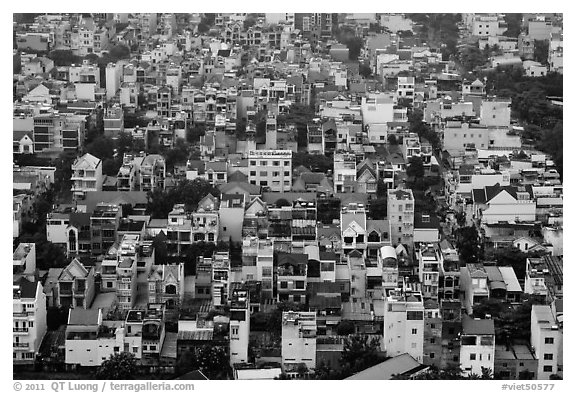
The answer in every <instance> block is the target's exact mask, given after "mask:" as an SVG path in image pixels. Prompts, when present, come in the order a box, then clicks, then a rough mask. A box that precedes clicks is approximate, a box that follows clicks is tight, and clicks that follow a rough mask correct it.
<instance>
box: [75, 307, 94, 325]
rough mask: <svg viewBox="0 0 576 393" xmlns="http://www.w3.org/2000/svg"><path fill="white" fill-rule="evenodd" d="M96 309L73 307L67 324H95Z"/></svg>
mask: <svg viewBox="0 0 576 393" xmlns="http://www.w3.org/2000/svg"><path fill="white" fill-rule="evenodd" d="M97 324H98V310H85V309H83V308H73V309H71V310H70V316H69V317H68V325H97Z"/></svg>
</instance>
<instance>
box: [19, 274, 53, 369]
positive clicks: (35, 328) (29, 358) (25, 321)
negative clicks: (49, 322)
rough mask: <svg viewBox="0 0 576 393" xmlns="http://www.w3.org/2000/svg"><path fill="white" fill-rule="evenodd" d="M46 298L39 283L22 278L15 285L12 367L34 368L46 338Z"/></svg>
mask: <svg viewBox="0 0 576 393" xmlns="http://www.w3.org/2000/svg"><path fill="white" fill-rule="evenodd" d="M46 328H47V327H46V295H45V294H44V290H43V287H42V284H41V283H40V282H39V281H29V280H27V279H25V278H21V279H20V280H18V281H15V282H13V285H12V332H13V333H12V356H13V363H14V364H15V365H17V364H23V365H32V364H34V363H35V361H36V356H37V355H38V352H39V350H40V344H41V343H42V340H43V339H44V335H45V334H46Z"/></svg>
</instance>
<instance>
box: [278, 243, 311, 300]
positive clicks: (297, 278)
mask: <svg viewBox="0 0 576 393" xmlns="http://www.w3.org/2000/svg"><path fill="white" fill-rule="evenodd" d="M307 267H308V255H306V254H286V253H279V254H278V277H277V280H278V287H277V293H278V301H279V302H282V301H290V302H294V303H306V283H307V280H306V273H307Z"/></svg>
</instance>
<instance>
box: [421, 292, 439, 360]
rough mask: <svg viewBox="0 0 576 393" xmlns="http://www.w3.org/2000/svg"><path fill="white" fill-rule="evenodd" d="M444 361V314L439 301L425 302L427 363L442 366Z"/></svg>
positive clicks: (429, 300) (425, 358)
mask: <svg viewBox="0 0 576 393" xmlns="http://www.w3.org/2000/svg"><path fill="white" fill-rule="evenodd" d="M441 361H442V314H441V313H440V305H439V303H438V301H436V300H432V299H428V300H426V301H425V302H424V359H423V361H422V363H423V364H425V365H430V366H434V367H436V368H440V364H441Z"/></svg>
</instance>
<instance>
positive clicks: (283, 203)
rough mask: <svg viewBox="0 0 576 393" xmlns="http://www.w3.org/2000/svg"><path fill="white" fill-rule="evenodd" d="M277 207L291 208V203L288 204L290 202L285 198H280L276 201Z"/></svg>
mask: <svg viewBox="0 0 576 393" xmlns="http://www.w3.org/2000/svg"><path fill="white" fill-rule="evenodd" d="M275 205H276V207H282V206H290V205H291V203H290V202H288V200H287V199H285V198H280V199H278V200H277V201H276V203H275Z"/></svg>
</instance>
